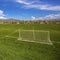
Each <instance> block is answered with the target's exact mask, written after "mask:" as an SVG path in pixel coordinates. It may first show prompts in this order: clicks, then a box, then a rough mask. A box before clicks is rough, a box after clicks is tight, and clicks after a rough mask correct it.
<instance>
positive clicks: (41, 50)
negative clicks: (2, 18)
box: [0, 24, 60, 60]
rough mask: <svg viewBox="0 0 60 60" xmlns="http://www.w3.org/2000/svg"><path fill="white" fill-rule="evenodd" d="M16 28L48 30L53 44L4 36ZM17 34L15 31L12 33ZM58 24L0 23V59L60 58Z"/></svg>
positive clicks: (48, 59) (58, 59)
mask: <svg viewBox="0 0 60 60" xmlns="http://www.w3.org/2000/svg"><path fill="white" fill-rule="evenodd" d="M17 29H21V30H22V29H25V30H33V29H35V30H46V31H50V36H51V41H52V42H53V41H55V42H53V45H47V44H39V43H31V42H23V41H19V40H17V38H11V37H5V36H6V35H8V34H11V33H12V32H14V31H15V30H17ZM14 36H15V37H16V36H17V33H16V34H15V35H14ZM57 42H60V25H54V24H52V25H49V24H47V25H45V24H44V25H39V24H20V25H17V24H10V25H9V24H4V25H0V60H60V43H57Z"/></svg>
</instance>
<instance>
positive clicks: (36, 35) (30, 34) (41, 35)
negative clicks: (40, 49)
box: [18, 30, 52, 44]
mask: <svg viewBox="0 0 60 60" xmlns="http://www.w3.org/2000/svg"><path fill="white" fill-rule="evenodd" d="M18 40H22V41H28V42H36V43H43V44H52V42H51V40H50V32H49V31H43V30H20V31H19V38H18Z"/></svg>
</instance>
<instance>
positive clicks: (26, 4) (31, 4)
mask: <svg viewBox="0 0 60 60" xmlns="http://www.w3.org/2000/svg"><path fill="white" fill-rule="evenodd" d="M9 18H13V19H19V20H37V19H41V20H50V19H60V0H0V19H9Z"/></svg>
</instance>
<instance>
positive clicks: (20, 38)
mask: <svg viewBox="0 0 60 60" xmlns="http://www.w3.org/2000/svg"><path fill="white" fill-rule="evenodd" d="M21 31H22V32H27V31H28V32H33V38H34V40H35V39H36V37H35V32H43V33H45V32H46V33H47V35H48V37H47V39H48V43H47V42H39V41H34V40H32V41H30V40H27V39H25V40H22V38H23V37H21ZM18 40H21V41H27V42H36V43H42V44H50V45H52V42H51V40H50V31H44V30H19V38H18Z"/></svg>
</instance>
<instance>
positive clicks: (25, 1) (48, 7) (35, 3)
mask: <svg viewBox="0 0 60 60" xmlns="http://www.w3.org/2000/svg"><path fill="white" fill-rule="evenodd" d="M16 2H18V3H20V4H24V7H25V8H36V9H40V10H53V11H60V5H55V6H53V5H51V4H42V3H41V1H37V0H32V1H31V2H30V1H29V0H16Z"/></svg>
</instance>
